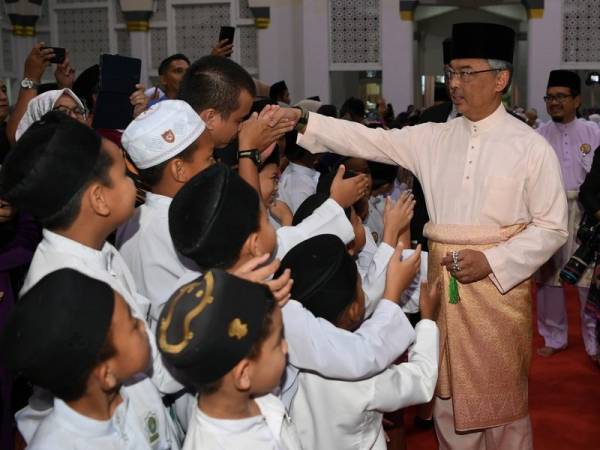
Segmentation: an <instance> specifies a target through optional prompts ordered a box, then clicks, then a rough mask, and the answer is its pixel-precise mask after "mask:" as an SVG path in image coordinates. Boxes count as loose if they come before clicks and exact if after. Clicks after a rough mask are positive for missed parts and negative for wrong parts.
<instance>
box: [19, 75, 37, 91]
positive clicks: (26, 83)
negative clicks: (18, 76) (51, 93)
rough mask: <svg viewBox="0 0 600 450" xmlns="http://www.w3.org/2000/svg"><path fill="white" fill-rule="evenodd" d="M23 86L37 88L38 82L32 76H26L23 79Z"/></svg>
mask: <svg viewBox="0 0 600 450" xmlns="http://www.w3.org/2000/svg"><path fill="white" fill-rule="evenodd" d="M21 87H22V88H23V89H37V87H38V84H37V83H36V82H35V81H33V80H32V79H31V78H27V77H25V78H23V79H22V80H21Z"/></svg>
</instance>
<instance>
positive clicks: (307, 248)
mask: <svg viewBox="0 0 600 450" xmlns="http://www.w3.org/2000/svg"><path fill="white" fill-rule="evenodd" d="M281 264H282V265H281V268H280V270H282V268H289V269H291V270H292V273H293V274H294V280H295V282H294V286H293V288H292V295H293V297H294V298H295V299H297V300H298V301H299V302H301V303H302V304H303V305H304V306H305V307H306V308H307V309H308V310H310V311H311V312H312V313H313V314H315V316H317V317H321V318H323V319H325V320H328V321H329V322H331V323H332V324H334V325H336V326H338V327H340V328H344V329H347V330H354V329H356V328H357V327H358V326H360V324H361V323H362V322H363V317H364V308H365V301H364V295H363V291H362V289H361V283H360V277H359V276H358V273H357V269H356V265H355V264H354V262H353V261H352V258H351V257H350V256H349V255H348V253H347V251H346V248H345V246H344V245H343V243H342V242H341V241H340V240H339V239H338V238H337V237H335V236H332V235H322V236H317V237H314V238H311V239H309V240H306V241H304V242H303V243H301V244H299V245H298V246H296V247H294V248H293V249H292V250H291V251H290V252H289V253H288V254H287V255H286V257H285V258H283V260H282V262H281ZM397 264H399V265H404V267H403V270H401V271H399V272H398V273H397V277H396V279H390V278H388V281H387V283H386V293H385V298H388V299H398V300H399V299H400V296H401V293H402V289H401V287H402V285H403V284H404V285H405V283H402V282H401V279H402V278H405V279H407V280H411V279H412V278H413V277H414V276H415V273H416V271H417V270H418V264H410V263H409V262H408V261H405V262H398V261H394V260H392V261H391V262H390V265H397ZM421 292H422V295H421V302H422V314H423V318H424V320H422V321H421V322H420V323H419V324H417V327H416V333H417V337H416V342H415V344H414V346H413V347H412V348H411V350H410V351H409V358H408V362H407V363H403V364H399V365H392V366H390V367H389V368H388V369H386V370H384V371H383V372H381V373H380V374H378V375H375V376H373V377H371V378H367V379H364V380H360V381H340V380H335V379H331V378H325V377H322V376H320V375H318V374H315V373H314V372H310V371H304V370H303V371H301V372H300V375H299V380H300V382H299V388H298V393H297V395H296V397H295V398H294V401H293V402H292V407H291V409H290V415H291V416H292V419H293V420H294V421H295V422H296V425H297V428H298V432H299V435H300V437H301V441H302V445H303V446H304V448H310V449H312V450H320V449H323V450H325V449H332V448H339V449H344V450H351V449H354V450H366V449H378V450H385V449H386V448H387V446H386V443H385V437H384V432H383V427H382V419H383V413H384V412H391V411H395V410H397V409H400V408H403V407H406V406H410V405H414V404H419V403H424V402H428V401H429V400H431V398H432V396H433V391H434V389H435V384H436V381H437V369H438V355H439V348H438V329H437V326H436V324H435V322H434V321H433V320H434V319H435V317H436V315H437V313H436V310H437V309H438V308H439V301H440V300H439V294H438V292H437V290H434V291H433V292H429V291H428V290H427V289H422V290H421ZM367 322H368V320H367Z"/></svg>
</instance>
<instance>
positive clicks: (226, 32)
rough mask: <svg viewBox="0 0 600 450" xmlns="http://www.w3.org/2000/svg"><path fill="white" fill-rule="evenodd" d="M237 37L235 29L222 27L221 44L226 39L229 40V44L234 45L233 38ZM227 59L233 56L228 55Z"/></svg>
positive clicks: (220, 33)
mask: <svg viewBox="0 0 600 450" xmlns="http://www.w3.org/2000/svg"><path fill="white" fill-rule="evenodd" d="M234 36H235V27H221V31H220V32H219V42H221V41H222V40H224V39H227V41H228V42H227V43H228V44H233V37H234ZM226 56H227V57H230V56H231V53H229V54H228V55H226Z"/></svg>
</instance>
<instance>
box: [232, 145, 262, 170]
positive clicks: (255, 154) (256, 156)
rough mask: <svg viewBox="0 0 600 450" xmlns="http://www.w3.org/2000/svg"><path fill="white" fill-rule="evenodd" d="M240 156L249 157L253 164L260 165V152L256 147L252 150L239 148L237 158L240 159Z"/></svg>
mask: <svg viewBox="0 0 600 450" xmlns="http://www.w3.org/2000/svg"><path fill="white" fill-rule="evenodd" d="M242 158H249V159H251V160H252V161H253V162H254V164H256V165H257V166H259V165H260V162H261V161H260V152H259V151H258V150H257V149H252V150H240V151H239V152H238V160H240V159H242Z"/></svg>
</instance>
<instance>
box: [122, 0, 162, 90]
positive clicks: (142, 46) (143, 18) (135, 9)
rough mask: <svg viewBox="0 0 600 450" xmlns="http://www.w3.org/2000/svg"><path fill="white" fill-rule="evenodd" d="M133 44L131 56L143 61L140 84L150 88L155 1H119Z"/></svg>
mask: <svg viewBox="0 0 600 450" xmlns="http://www.w3.org/2000/svg"><path fill="white" fill-rule="evenodd" d="M119 5H120V6H121V11H122V12H123V17H124V18H125V21H126V22H127V31H129V39H130V42H131V56H132V57H134V58H139V59H141V61H142V67H141V73H140V82H141V83H142V84H143V85H144V86H146V87H148V64H149V63H150V33H148V31H149V30H150V18H151V17H152V14H153V13H154V1H153V0H119Z"/></svg>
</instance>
